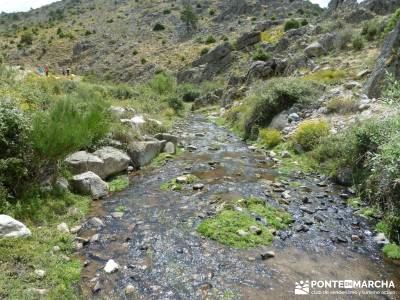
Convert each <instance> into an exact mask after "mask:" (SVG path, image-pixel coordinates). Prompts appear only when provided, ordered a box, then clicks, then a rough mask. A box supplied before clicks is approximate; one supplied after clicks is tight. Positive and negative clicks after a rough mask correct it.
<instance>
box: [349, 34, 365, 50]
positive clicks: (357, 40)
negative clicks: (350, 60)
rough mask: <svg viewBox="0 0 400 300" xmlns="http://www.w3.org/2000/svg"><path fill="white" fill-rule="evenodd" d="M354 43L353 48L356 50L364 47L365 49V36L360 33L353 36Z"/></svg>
mask: <svg viewBox="0 0 400 300" xmlns="http://www.w3.org/2000/svg"><path fill="white" fill-rule="evenodd" d="M352 45H353V49H354V50H356V51H361V50H362V49H364V39H363V37H362V36H360V35H357V36H355V37H353V40H352Z"/></svg>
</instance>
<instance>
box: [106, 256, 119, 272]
mask: <svg viewBox="0 0 400 300" xmlns="http://www.w3.org/2000/svg"><path fill="white" fill-rule="evenodd" d="M118 269H119V265H118V264H117V263H116V262H115V261H114V260H113V259H110V260H109V261H108V262H107V263H106V265H105V267H104V271H105V272H106V273H113V272H115V271H117V270H118Z"/></svg>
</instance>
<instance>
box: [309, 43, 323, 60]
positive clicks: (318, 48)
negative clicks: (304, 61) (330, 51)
mask: <svg viewBox="0 0 400 300" xmlns="http://www.w3.org/2000/svg"><path fill="white" fill-rule="evenodd" d="M326 53H327V51H326V50H325V49H324V47H322V45H321V44H320V43H318V42H314V43H312V44H311V45H309V46H308V47H307V48H306V49H304V54H305V55H306V56H307V57H308V58H311V57H319V56H322V55H325V54H326Z"/></svg>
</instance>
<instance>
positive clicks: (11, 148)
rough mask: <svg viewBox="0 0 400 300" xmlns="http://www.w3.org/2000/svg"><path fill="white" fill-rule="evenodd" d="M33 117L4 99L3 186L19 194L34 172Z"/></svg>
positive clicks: (0, 124)
mask: <svg viewBox="0 0 400 300" xmlns="http://www.w3.org/2000/svg"><path fill="white" fill-rule="evenodd" d="M31 161H32V144H31V126H30V120H29V119H28V118H27V117H26V116H25V115H24V114H23V113H22V112H21V111H20V110H19V109H18V108H17V107H16V105H15V104H14V103H13V102H11V101H4V100H3V101H0V189H1V190H2V194H3V196H4V195H5V194H11V195H13V196H17V195H18V194H19V192H20V191H21V188H22V184H23V182H25V181H26V180H28V178H29V176H30V175H32V174H30V172H29V167H31V166H32V162H31Z"/></svg>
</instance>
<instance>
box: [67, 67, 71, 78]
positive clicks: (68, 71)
mask: <svg viewBox="0 0 400 300" xmlns="http://www.w3.org/2000/svg"><path fill="white" fill-rule="evenodd" d="M70 72H71V70H70V69H69V67H67V76H69V73H70Z"/></svg>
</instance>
